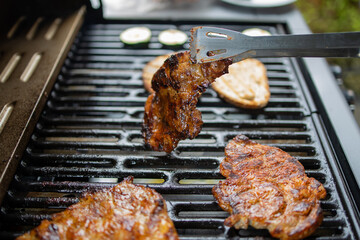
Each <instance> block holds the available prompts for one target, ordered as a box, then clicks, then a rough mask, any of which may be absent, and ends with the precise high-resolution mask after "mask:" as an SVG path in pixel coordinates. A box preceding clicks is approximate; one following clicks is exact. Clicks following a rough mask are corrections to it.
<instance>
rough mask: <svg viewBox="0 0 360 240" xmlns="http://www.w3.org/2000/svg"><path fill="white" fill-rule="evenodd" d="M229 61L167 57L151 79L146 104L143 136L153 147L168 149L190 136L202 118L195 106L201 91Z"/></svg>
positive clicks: (224, 70) (185, 54)
mask: <svg viewBox="0 0 360 240" xmlns="http://www.w3.org/2000/svg"><path fill="white" fill-rule="evenodd" d="M230 64H231V60H229V59H225V60H221V61H216V62H211V63H202V64H195V63H193V62H192V60H191V58H190V53H189V52H180V53H176V54H174V55H172V56H171V57H169V58H168V59H167V60H166V61H165V62H164V64H163V65H162V66H161V68H160V69H159V70H158V71H157V72H156V73H155V75H154V77H153V79H152V89H153V90H154V91H155V92H154V93H152V94H151V95H150V96H149V97H148V99H147V101H146V103H145V114H144V124H143V129H142V132H143V136H144V139H145V143H146V144H148V145H150V146H151V148H152V149H153V150H156V151H165V152H168V153H169V152H171V151H172V150H174V148H175V147H176V146H177V144H178V142H179V141H180V140H182V139H186V138H190V139H193V138H194V137H196V136H197V135H198V134H199V132H200V131H201V127H202V124H203V121H202V119H201V113H200V111H199V110H197V109H196V104H197V102H198V99H199V97H200V96H201V94H202V93H203V92H204V91H205V90H206V88H207V87H208V86H209V85H210V84H211V83H212V82H213V81H214V80H215V79H216V78H217V77H219V76H221V75H222V74H225V73H227V72H228V66H229V65H230Z"/></svg>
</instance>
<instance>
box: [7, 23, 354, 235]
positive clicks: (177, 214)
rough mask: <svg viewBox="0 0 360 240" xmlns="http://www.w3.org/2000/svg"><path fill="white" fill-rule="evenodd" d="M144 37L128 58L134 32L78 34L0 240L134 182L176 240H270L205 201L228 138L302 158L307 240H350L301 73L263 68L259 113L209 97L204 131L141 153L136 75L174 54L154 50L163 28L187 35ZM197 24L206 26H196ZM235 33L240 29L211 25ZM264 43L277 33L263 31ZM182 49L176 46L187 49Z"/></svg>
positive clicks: (90, 29) (110, 27)
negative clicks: (310, 189) (157, 203)
mask: <svg viewBox="0 0 360 240" xmlns="http://www.w3.org/2000/svg"><path fill="white" fill-rule="evenodd" d="M138 25H146V26H148V27H150V28H151V30H152V32H153V38H152V40H151V42H150V44H149V46H148V48H146V49H130V48H126V47H125V46H124V45H123V44H122V43H121V42H120V41H119V40H118V35H119V34H120V32H121V31H122V30H124V29H126V28H128V27H131V26H133V25H129V24H123V23H121V22H119V23H116V24H90V25H85V26H84V28H83V30H82V31H81V33H80V34H79V36H78V38H77V40H76V41H75V43H74V45H73V47H72V50H71V52H70V53H69V56H68V59H67V60H66V63H65V65H64V67H63V69H62V72H61V74H60V75H59V77H58V80H57V82H56V84H55V86H54V88H53V91H52V92H51V96H50V98H49V100H48V102H47V105H46V108H45V109H44V111H43V113H42V115H41V118H40V120H39V122H38V124H37V126H36V129H35V131H34V133H33V135H32V138H31V141H30V142H29V145H28V147H27V150H26V152H25V153H24V157H23V158H22V161H21V164H20V166H19V168H18V171H17V173H16V175H15V177H14V179H13V182H12V184H11V187H10V189H9V191H8V194H7V196H6V199H5V200H4V202H3V204H2V206H1V225H0V238H1V239H3V238H13V237H14V236H17V235H18V234H21V233H22V232H24V231H26V230H29V229H31V228H33V227H34V226H36V225H37V224H39V223H40V221H41V220H42V219H45V218H49V217H50V215H51V214H52V213H55V212H59V211H61V210H63V209H64V208H66V207H67V206H69V205H71V204H73V203H76V202H77V201H78V197H79V196H80V194H81V193H83V192H85V191H93V190H97V189H100V188H103V187H110V186H114V185H115V184H116V183H117V182H120V181H121V180H122V179H123V178H124V177H127V176H129V175H133V176H134V177H135V183H139V184H145V185H148V186H149V187H152V188H154V189H156V190H157V191H158V192H160V193H161V194H162V195H163V196H164V198H165V199H166V201H167V205H168V210H169V215H170V216H171V218H172V219H173V221H174V222H175V226H176V228H177V230H178V232H179V235H180V237H181V239H228V238H242V237H243V238H257V237H265V238H269V237H270V235H269V234H268V232H267V231H266V230H256V229H253V228H250V229H247V230H240V231H237V230H234V229H229V228H227V227H224V225H223V221H224V219H225V218H226V217H227V216H228V214H227V213H226V212H224V211H222V210H221V209H220V208H219V207H218V205H217V204H216V203H215V201H214V198H213V196H212V195H211V188H212V187H213V185H214V184H216V183H217V182H218V181H219V180H221V179H223V177H222V176H221V175H220V173H219V164H220V162H221V161H222V159H223V157H224V147H225V146H226V144H227V142H228V141H229V140H230V139H231V138H233V137H234V136H236V135H237V134H245V135H247V136H248V137H250V138H251V139H254V140H256V141H258V142H260V143H264V144H268V145H271V146H277V147H280V148H281V149H283V150H285V151H287V152H289V153H290V154H291V155H292V156H294V157H296V158H297V159H299V161H300V162H301V163H302V164H303V165H304V167H305V169H306V173H307V174H308V176H310V177H314V178H316V179H317V180H319V181H320V182H321V183H323V184H324V186H325V188H326V190H327V198H326V199H325V200H323V201H322V202H321V204H322V208H323V210H324V215H325V218H324V221H323V223H322V225H321V226H320V227H319V228H318V229H317V230H316V232H315V233H314V235H313V237H317V238H319V239H321V238H322V239H355V238H356V236H358V232H357V229H358V222H356V221H355V220H354V219H355V218H354V217H353V215H354V214H356V212H355V210H354V209H352V208H348V207H347V206H346V204H344V203H346V202H349V198H348V195H347V194H346V192H345V190H344V187H343V183H342V182H341V179H340V178H339V173H338V170H337V168H336V167H335V164H334V162H335V161H334V159H333V156H332V155H330V154H329V152H328V150H327V149H328V146H327V145H326V144H327V140H326V138H325V136H324V133H323V131H322V129H321V125H320V121H319V119H318V117H317V115H316V114H314V113H313V112H312V111H311V110H310V109H312V107H309V104H308V102H311V99H309V96H308V95H307V94H308V93H307V91H306V90H304V89H303V88H304V87H305V85H304V82H303V78H302V75H301V72H299V66H298V63H297V62H296V61H295V60H293V59H288V58H276V59H260V60H261V61H263V62H264V63H265V65H266V67H267V69H268V77H269V83H270V89H271V93H272V95H271V99H270V102H269V104H268V106H267V107H266V108H264V109H261V110H244V109H240V108H236V107H234V106H232V105H230V104H228V103H225V102H224V101H222V100H221V99H219V98H218V96H217V94H216V93H215V92H214V91H213V90H212V89H208V90H207V92H206V93H205V94H204V95H203V96H202V97H201V100H200V101H199V104H198V107H199V109H200V110H201V112H202V114H203V120H204V126H203V130H202V132H201V133H200V134H199V136H198V137H197V138H196V139H194V140H191V141H190V140H185V141H182V142H180V144H179V146H178V147H177V149H176V150H175V151H174V152H172V153H171V154H169V155H166V154H165V153H159V152H154V151H151V150H149V149H148V148H146V147H144V144H143V140H142V137H141V133H140V126H141V123H142V117H143V109H144V102H145V100H146V97H147V95H148V94H147V93H146V91H145V90H144V88H143V86H142V79H141V70H142V68H143V66H144V64H146V62H148V61H149V60H151V59H152V58H153V57H155V56H158V55H161V54H165V53H168V52H171V51H172V49H165V48H164V47H163V46H162V45H161V44H160V43H159V42H157V37H156V36H157V34H158V33H159V32H160V31H161V30H163V29H168V28H178V29H181V30H183V31H186V32H187V33H188V30H189V29H190V28H191V27H192V26H193V25H184V24H182V23H181V22H176V23H174V24H171V25H170V24H143V23H140V22H139V23H138V24H136V26H138ZM196 25H203V23H197V24H196ZM218 26H219V27H226V28H230V29H234V30H243V29H245V28H248V27H251V26H249V25H242V24H237V25H231V24H230V25H221V26H220V25H218ZM260 27H262V28H264V29H266V30H269V31H271V32H272V33H275V32H279V31H282V29H281V28H279V27H278V26H272V25H263V26H260ZM187 47H188V44H185V45H184V48H187Z"/></svg>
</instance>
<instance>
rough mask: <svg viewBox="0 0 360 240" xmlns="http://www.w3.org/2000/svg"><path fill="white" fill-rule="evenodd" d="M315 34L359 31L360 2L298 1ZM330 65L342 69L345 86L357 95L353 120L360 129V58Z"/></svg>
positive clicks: (337, 60) (331, 59) (335, 59)
mask: <svg viewBox="0 0 360 240" xmlns="http://www.w3.org/2000/svg"><path fill="white" fill-rule="evenodd" d="M296 6H297V7H298V8H299V10H300V11H301V12H302V14H303V16H304V18H305V20H306V22H307V24H308V25H309V27H310V28H311V30H312V31H313V32H314V33H322V32H351V31H360V0H298V1H296ZM327 60H328V62H329V63H330V64H335V65H339V66H340V67H341V68H342V73H343V74H342V79H343V81H344V86H345V88H347V89H351V90H353V91H354V93H355V94H356V99H355V102H356V104H355V111H354V114H355V118H356V119H357V122H358V123H359V125H360V58H329V59H327Z"/></svg>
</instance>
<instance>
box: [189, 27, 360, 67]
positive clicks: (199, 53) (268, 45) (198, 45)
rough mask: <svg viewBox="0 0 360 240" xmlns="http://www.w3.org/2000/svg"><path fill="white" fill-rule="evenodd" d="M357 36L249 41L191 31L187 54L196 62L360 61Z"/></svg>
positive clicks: (224, 32)
mask: <svg viewBox="0 0 360 240" xmlns="http://www.w3.org/2000/svg"><path fill="white" fill-rule="evenodd" d="M359 48H360V32H344V33H322V34H307V35H276V36H256V37H251V36H247V35H244V34H241V33H240V32H237V31H233V30H229V29H223V28H216V27H196V28H193V29H191V42H190V54H191V58H192V59H193V60H196V62H199V63H204V62H212V61H216V60H221V59H225V58H231V59H232V61H233V62H239V61H241V60H243V59H245V58H250V57H360V53H359Z"/></svg>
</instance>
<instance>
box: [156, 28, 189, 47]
mask: <svg viewBox="0 0 360 240" xmlns="http://www.w3.org/2000/svg"><path fill="white" fill-rule="evenodd" d="M187 39H188V36H187V35H186V33H184V32H182V31H180V30H176V29H168V30H165V31H162V32H161V33H160V34H159V42H160V43H162V44H163V45H167V46H178V45H183V44H184V43H185V42H186V41H187Z"/></svg>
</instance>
